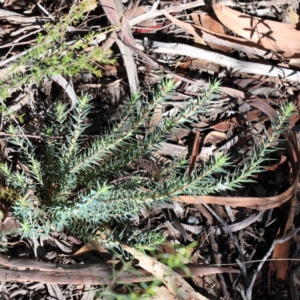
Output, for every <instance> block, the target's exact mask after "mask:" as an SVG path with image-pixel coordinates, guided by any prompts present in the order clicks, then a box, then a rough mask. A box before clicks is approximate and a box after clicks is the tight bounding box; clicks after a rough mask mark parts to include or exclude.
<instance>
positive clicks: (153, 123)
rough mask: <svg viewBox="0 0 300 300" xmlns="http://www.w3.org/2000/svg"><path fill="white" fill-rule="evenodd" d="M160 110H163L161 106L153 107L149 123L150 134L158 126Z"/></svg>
mask: <svg viewBox="0 0 300 300" xmlns="http://www.w3.org/2000/svg"><path fill="white" fill-rule="evenodd" d="M162 109H163V106H162V104H160V103H159V104H158V105H157V106H156V107H155V109H154V112H153V115H152V117H151V120H150V123H149V127H150V128H149V130H148V132H152V131H153V130H154V129H155V128H156V127H157V125H158V124H159V122H160V120H161V116H162Z"/></svg>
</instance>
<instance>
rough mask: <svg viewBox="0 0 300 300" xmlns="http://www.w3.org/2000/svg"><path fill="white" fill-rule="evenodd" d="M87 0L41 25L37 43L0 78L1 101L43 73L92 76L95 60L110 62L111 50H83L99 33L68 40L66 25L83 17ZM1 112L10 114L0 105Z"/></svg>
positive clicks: (96, 70)
mask: <svg viewBox="0 0 300 300" xmlns="http://www.w3.org/2000/svg"><path fill="white" fill-rule="evenodd" d="M87 5H88V1H87V2H82V3H80V4H79V5H76V6H74V7H73V9H72V11H71V12H70V13H69V14H68V15H67V16H66V17H65V18H64V19H62V20H60V21H59V22H57V23H48V24H46V25H45V26H44V31H43V32H44V33H43V34H41V33H40V34H39V35H38V36H37V39H36V42H37V43H36V45H35V46H33V47H32V48H30V49H28V50H27V51H24V53H23V55H22V56H21V57H20V58H19V59H18V60H16V61H15V62H14V64H12V65H10V66H9V69H7V70H8V74H9V75H8V76H6V77H5V78H0V101H1V102H2V103H3V101H4V100H5V99H6V98H8V97H9V96H10V95H11V93H12V92H13V91H14V90H15V89H16V88H19V87H20V86H22V85H27V84H32V83H39V82H40V81H41V80H42V79H43V78H45V77H52V76H55V75H62V76H69V77H71V76H77V75H78V74H79V73H80V72H81V71H87V72H89V73H91V74H94V75H95V76H98V77H100V76H101V70H100V69H99V68H98V67H97V64H98V63H102V64H113V63H114V62H115V60H114V59H112V58H110V55H111V52H110V50H107V51H104V50H102V49H101V48H100V47H96V46H94V47H92V48H93V49H92V50H90V51H89V52H86V50H87V48H89V47H91V46H93V44H94V41H95V40H96V39H97V36H99V35H100V34H101V33H103V32H100V31H98V32H97V31H92V32H90V33H89V34H87V35H86V36H84V37H80V36H78V38H77V39H76V40H75V41H70V42H69V41H68V35H69V34H70V30H69V28H71V26H74V25H76V24H77V23H78V21H79V20H83V19H84V12H85V10H86V6H87ZM27 70H30V71H27ZM1 113H2V116H4V115H3V114H6V115H7V116H8V117H10V116H11V115H10V114H9V111H8V110H7V109H4V108H3V107H2V111H1Z"/></svg>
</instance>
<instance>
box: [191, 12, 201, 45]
mask: <svg viewBox="0 0 300 300" xmlns="http://www.w3.org/2000/svg"><path fill="white" fill-rule="evenodd" d="M191 17H192V19H193V22H194V23H195V24H196V25H199V26H201V23H200V20H199V15H198V14H196V13H192V14H191ZM194 41H195V43H196V44H203V39H202V37H200V36H199V35H196V34H195V35H194Z"/></svg>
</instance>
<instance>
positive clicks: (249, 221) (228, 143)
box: [0, 0, 300, 299]
mask: <svg viewBox="0 0 300 300" xmlns="http://www.w3.org/2000/svg"><path fill="white" fill-rule="evenodd" d="M27 2H28V1H27ZM85 2H86V1H85ZM123 2H124V4H121V2H118V1H112V0H106V1H100V3H97V2H96V1H90V2H89V5H88V6H87V7H86V21H85V22H83V23H82V24H80V25H78V26H77V28H72V29H71V30H75V31H76V30H77V31H78V32H79V31H80V30H82V31H85V32H89V31H92V30H93V29H92V28H93V26H98V27H101V26H109V24H111V25H113V26H116V27H118V26H119V27H120V28H122V30H121V31H119V32H118V34H116V35H115V36H113V34H112V35H111V36H109V34H103V36H102V37H101V38H99V40H98V41H97V45H99V46H100V47H101V46H102V47H104V48H105V47H108V45H109V48H110V47H112V49H113V52H114V55H116V57H118V63H117V64H116V65H115V66H113V67H111V66H108V65H102V66H100V67H101V68H102V69H103V70H104V72H103V73H104V77H102V78H101V79H99V78H93V76H88V75H90V74H86V76H85V77H84V76H78V78H64V77H62V76H61V75H57V76H55V77H52V78H51V80H52V83H51V84H50V85H49V83H48V84H47V87H46V83H44V85H43V83H41V85H40V86H28V89H29V92H30V93H31V96H32V95H33V96H32V97H33V101H28V100H27V99H28V91H26V90H25V89H19V90H17V91H15V93H14V95H13V97H12V99H10V100H9V103H8V105H9V106H11V107H12V108H13V109H14V110H15V111H16V112H17V113H18V114H20V115H21V114H24V115H25V121H24V125H28V124H30V125H31V124H34V125H33V127H35V128H33V129H31V133H32V132H33V133H34V132H35V133H36V132H37V133H38V132H40V131H41V129H42V128H43V126H44V124H45V119H44V118H45V113H46V110H47V107H51V103H52V102H53V101H55V99H57V97H60V98H61V99H62V100H63V101H65V102H66V103H69V104H71V106H72V105H73V104H74V102H75V101H76V97H75V96H74V95H76V94H78V93H80V92H81V90H82V89H83V87H84V90H85V92H89V93H90V94H91V95H92V96H93V98H94V99H95V100H96V102H97V103H96V105H95V109H94V112H93V118H91V120H89V121H90V122H92V125H93V126H92V127H91V128H90V129H89V131H88V134H90V135H99V134H101V130H102V129H101V128H103V127H104V125H105V124H106V123H107V122H108V123H109V122H110V121H111V120H112V119H114V118H115V117H116V116H117V114H118V111H120V110H122V109H123V107H124V105H126V103H124V101H125V100H124V99H125V96H126V95H129V94H130V92H133V91H135V90H137V89H141V90H142V92H143V93H147V92H148V91H151V90H152V89H153V87H154V85H155V83H156V82H158V81H159V79H160V78H161V77H162V76H164V75H167V76H169V77H174V78H175V79H176V80H177V90H176V94H174V97H172V98H171V99H168V101H166V102H165V103H162V104H161V106H159V107H157V111H156V114H155V115H153V117H152V119H151V121H150V130H151V128H153V127H155V126H159V123H160V121H161V119H162V118H165V117H166V116H168V112H170V111H172V109H174V112H173V113H176V111H177V110H175V108H176V109H184V107H185V106H186V105H187V102H186V99H187V98H188V97H190V96H191V95H194V96H196V95H197V94H198V93H200V94H201V93H202V92H203V86H205V85H207V84H208V81H209V80H211V79H212V78H216V77H219V78H221V79H222V86H221V88H220V92H219V95H218V99H215V100H214V101H213V102H212V103H210V104H209V105H208V107H207V112H206V114H203V115H199V116H197V120H196V121H197V122H196V125H195V127H194V128H184V129H182V130H179V131H178V132H175V133H171V134H170V136H169V139H168V140H167V141H166V142H164V143H161V144H160V145H158V146H157V150H156V152H155V153H151V156H150V157H146V158H145V159H143V160H141V161H139V162H138V163H137V164H136V165H134V166H132V168H136V171H137V172H139V173H143V174H144V175H146V176H150V177H151V178H155V176H156V174H157V172H158V171H159V170H161V169H162V168H163V166H164V163H165V162H166V161H170V160H172V159H178V158H188V159H190V165H189V169H188V170H186V171H187V172H188V174H189V175H191V174H192V172H193V169H194V168H195V167H201V166H202V165H203V164H204V163H205V161H207V159H208V158H209V157H213V156H214V155H217V153H218V152H219V151H227V152H230V153H231V154H232V156H233V159H234V160H233V163H234V164H235V165H236V166H241V165H242V164H243V162H244V160H246V161H247V160H249V159H250V158H251V148H252V146H253V143H254V142H255V140H254V139H253V137H254V136H256V137H257V136H258V137H260V136H262V135H263V134H264V130H266V131H267V132H268V133H270V120H273V119H274V118H275V117H276V109H277V108H278V105H280V104H282V103H288V102H293V103H295V105H296V107H297V109H296V111H295V115H294V116H293V117H292V118H291V120H290V129H291V130H289V131H288V132H286V133H285V136H284V138H285V139H286V142H285V144H283V145H281V146H282V150H280V151H278V152H276V153H275V154H276V155H277V157H276V159H275V160H274V161H270V163H269V165H267V166H266V169H267V172H265V173H262V174H258V176H257V178H255V179H256V180H257V182H256V183H251V184H248V185H246V186H245V188H244V189H242V190H237V191H235V192H232V193H230V194H224V195H215V196H206V195H197V196H191V195H182V196H179V197H176V198H174V199H173V200H175V201H176V202H177V204H176V202H175V203H174V204H165V205H161V206H160V207H157V208H156V209H153V210H149V211H143V212H141V214H140V215H138V217H137V219H135V221H134V222H135V224H136V225H137V226H138V227H139V228H140V229H141V230H145V229H155V228H158V229H159V232H160V233H161V234H162V235H163V236H164V237H165V238H166V241H167V243H168V245H169V246H164V245H162V247H161V249H162V250H163V251H165V254H166V255H171V254H173V256H175V257H176V255H178V256H179V254H177V253H178V251H177V250H176V249H175V248H172V247H174V245H175V246H176V247H178V246H181V247H186V246H187V245H188V244H190V243H191V242H192V241H195V242H196V243H195V245H194V246H193V247H192V249H191V254H192V257H191V260H192V263H190V262H189V260H188V259H182V260H183V263H184V264H185V265H186V266H187V268H188V269H189V271H190V272H191V274H190V275H191V277H190V279H189V280H186V279H185V276H186V275H185V274H184V273H183V272H182V270H179V269H177V272H174V271H172V270H170V268H169V267H168V266H166V265H164V264H162V263H160V262H159V261H158V260H157V259H156V258H155V255H154V253H151V255H153V256H151V255H150V253H148V254H147V255H146V254H145V253H140V252H137V249H134V248H130V247H128V246H126V245H124V249H125V250H126V251H127V252H128V253H131V254H133V255H134V257H135V258H137V260H138V261H139V263H138V266H137V265H136V262H132V266H135V267H136V268H137V270H138V272H139V275H140V277H139V276H135V275H132V274H130V273H129V274H127V273H126V269H125V271H124V273H122V272H121V273H120V274H119V278H118V279H117V282H114V281H113V279H112V277H113V273H112V271H111V267H112V265H113V264H116V265H118V268H119V269H120V270H121V269H122V265H123V266H125V265H126V262H124V260H123V258H120V257H119V256H118V255H116V254H114V255H112V254H110V253H108V252H107V251H106V250H105V249H102V248H99V245H98V244H97V243H90V244H85V243H84V242H83V241H80V240H78V239H77V238H76V237H72V236H68V234H67V233H66V234H65V235H58V236H53V238H52V239H46V238H45V239H40V240H36V241H24V242H23V241H20V238H19V236H18V235H16V234H10V232H11V231H13V230H15V229H16V228H17V227H18V224H17V222H16V221H15V220H14V218H13V216H12V215H10V214H9V213H8V211H7V206H6V205H4V204H3V208H2V207H1V211H2V219H1V231H2V236H3V237H2V241H1V254H2V255H1V259H0V264H1V266H3V268H2V269H1V270H2V271H1V272H0V273H1V274H0V278H1V280H2V282H3V283H2V285H1V287H2V288H1V293H2V296H3V298H4V299H10V298H12V297H18V299H34V298H38V299H47V297H49V296H50V297H56V298H57V299H66V298H72V299H92V297H95V293H96V290H98V289H99V288H101V286H102V285H106V286H110V287H112V289H115V291H118V290H119V291H123V292H124V293H125V294H126V293H129V290H128V288H127V287H126V285H124V284H125V283H126V284H129V283H130V284H131V283H135V284H136V286H138V282H139V281H145V282H147V281H150V282H151V280H153V278H154V277H153V276H155V277H156V278H160V279H161V280H162V282H163V283H164V284H165V287H163V286H161V287H159V288H158V289H161V290H160V292H161V293H165V298H164V299H167V297H170V299H171V298H172V297H174V296H176V297H178V299H179V298H180V297H181V299H218V298H219V297H223V299H225V298H226V299H251V298H249V297H252V295H253V297H260V298H264V299H267V298H268V297H272V299H292V298H293V297H296V296H297V297H299V291H300V285H299V280H297V274H298V273H297V270H298V269H299V267H298V263H297V261H294V262H290V261H288V260H287V259H289V258H292V257H293V258H297V257H298V255H299V253H298V252H299V251H298V250H297V249H298V248H299V236H297V235H296V236H295V234H294V233H295V232H294V228H298V226H299V224H298V223H299V209H298V207H299V203H298V202H299V192H298V177H299V159H300V152H299V135H298V134H297V131H296V132H295V131H293V129H295V130H297V126H299V118H300V115H299V111H298V107H299V99H300V97H299V77H300V76H299V74H300V73H299V61H298V59H299V58H300V57H299V55H300V54H299V49H300V47H299V45H298V44H299V30H298V28H299V4H298V3H297V2H296V1H293V0H290V1H278V0H274V1H268V2H266V1H261V2H253V3H251V4H246V3H241V2H237V3H236V2H232V1H224V2H221V3H216V4H215V3H212V4H211V5H206V6H205V5H204V2H203V1H190V2H187V3H184V4H183V3H180V2H173V1H160V2H159V1H156V2H154V1H146V2H145V1H141V2H140V3H139V1H137V2H133V3H131V2H130V1H127V2H126V1H123ZM43 5H44V6H42V4H40V3H38V4H36V3H35V2H32V1H29V2H28V3H27V4H26V5H25V4H23V3H21V2H20V3H19V2H18V1H2V2H1V3H0V16H1V21H0V23H1V27H0V49H1V52H0V56H1V61H2V63H1V68H2V69H1V70H0V76H2V77H3V76H7V74H8V72H9V71H10V70H9V63H10V62H12V61H14V60H15V59H17V56H18V55H20V54H21V53H22V52H23V51H25V50H26V49H29V48H30V47H31V46H32V45H34V44H35V40H36V34H37V32H38V31H40V30H41V28H40V26H43V24H46V23H48V22H52V21H53V20H54V19H55V18H58V20H59V18H62V17H63V14H65V13H68V11H69V10H70V8H71V6H70V3H68V2H63V3H62V2H56V1H54V2H53V3H44V4H43ZM108 7H109V8H108ZM124 12H125V14H124ZM126 12H129V13H128V15H126ZM123 14H124V18H123V19H122V15H123ZM125 15H126V16H125ZM93 19H95V20H97V21H95V23H93ZM93 24H94V25H93ZM69 38H70V40H72V39H73V38H74V37H72V34H70V37H69ZM108 38H110V39H111V41H110V42H109V44H107V41H108ZM21 67H22V66H21ZM81 75H84V74H81ZM107 87H112V88H110V89H109V88H107ZM46 89H47V92H46V93H45V90H46ZM64 90H65V92H64ZM22 99H26V101H23V102H22ZM112 99H113V101H112ZM32 120H38V121H37V122H35V123H33V122H31V121H32ZM197 124H198V126H197ZM99 128H100V129H99ZM298 132H299V130H298ZM31 133H30V132H28V138H32V137H30V136H32V135H33V134H31ZM0 134H2V136H3V137H5V132H4V129H3V124H1V128H0ZM35 135H36V136H37V138H36V139H35V141H36V142H38V134H35ZM1 141H3V142H1V145H2V148H1V149H2V151H1V153H2V156H1V160H5V159H11V157H13V156H14V153H13V151H11V152H10V150H9V149H8V148H7V147H6V146H7V145H6V143H5V142H4V141H5V140H1ZM19 167H20V168H22V165H21V163H20V164H19ZM1 189H2V190H3V192H5V187H1ZM207 204H210V205H209V206H207ZM176 205H177V206H176ZM293 234H294V238H291V239H287V240H285V241H284V243H280V244H279V243H277V244H276V239H279V238H282V237H284V236H287V235H290V236H292V235H293ZM271 246H272V247H273V248H272V249H274V251H273V253H272V258H273V259H277V260H273V261H272V262H270V263H269V262H267V259H268V258H269V256H266V253H267V252H268V251H269V250H270V249H271V248H270V247H271ZM126 247H127V248H126ZM53 254H54V255H53ZM156 254H157V255H158V254H159V251H157V253H156ZM269 255H271V253H269ZM20 258H22V259H23V260H20ZM25 258H26V259H25ZM278 259H280V261H278ZM37 260H38V261H37ZM191 260H190V261H191ZM260 260H263V261H262V262H265V263H264V264H262V263H259V261H260ZM253 261H256V262H253ZM45 262H47V265H45ZM50 266H51V267H50ZM82 266H83V268H82ZM47 267H48V268H49V269H47ZM156 267H157V268H156ZM25 269H27V270H29V271H26V272H27V273H25V271H24V270H25ZM62 270H64V271H63V272H62ZM92 270H94V274H93V275H94V276H95V274H98V278H97V279H96V280H95V279H94V277H93V276H89V275H88V274H90V273H91V271H92ZM203 270H206V271H205V273H203ZM58 271H59V272H60V275H59V276H57V275H56V276H53V274H56V273H55V272H58ZM146 271H147V272H146ZM28 272H30V274H29V273H28ZM201 272H202V273H201ZM223 272H224V273H223ZM75 273H76V276H75ZM217 273H218V275H215V274H217ZM222 273H223V274H222ZM229 273H233V274H231V275H229ZM79 275H80V276H82V277H81V278H82V279H80V278H79V277H78V276H79ZM19 276H22V280H17V278H20V277H19ZM266 276H268V277H269V279H270V280H269V281H268V282H269V283H268V284H267V283H266V280H265V278H266ZM78 278H79V279H78ZM9 281H10V282H12V283H8V282H9ZM36 281H39V282H41V283H40V284H35V283H34V282H36ZM254 281H255V285H254ZM21 282H23V283H21ZM179 292H180V295H179V294H178V293H179ZM292 296H293V297H292ZM89 297H90V298H89ZM153 299H159V298H155V296H153Z"/></svg>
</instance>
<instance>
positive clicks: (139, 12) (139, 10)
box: [131, 5, 156, 27]
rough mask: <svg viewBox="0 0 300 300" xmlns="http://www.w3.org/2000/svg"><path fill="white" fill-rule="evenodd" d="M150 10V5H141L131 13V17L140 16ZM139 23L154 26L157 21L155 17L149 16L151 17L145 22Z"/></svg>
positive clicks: (139, 24)
mask: <svg viewBox="0 0 300 300" xmlns="http://www.w3.org/2000/svg"><path fill="white" fill-rule="evenodd" d="M148 11H149V7H147V6H145V5H143V6H139V7H137V8H136V9H135V10H134V12H133V14H132V15H131V19H133V18H135V17H138V16H140V15H143V14H145V13H146V12H148ZM137 25H138V26H145V27H152V26H156V21H155V19H153V18H149V19H147V20H145V21H143V22H140V23H138V24H137Z"/></svg>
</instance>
